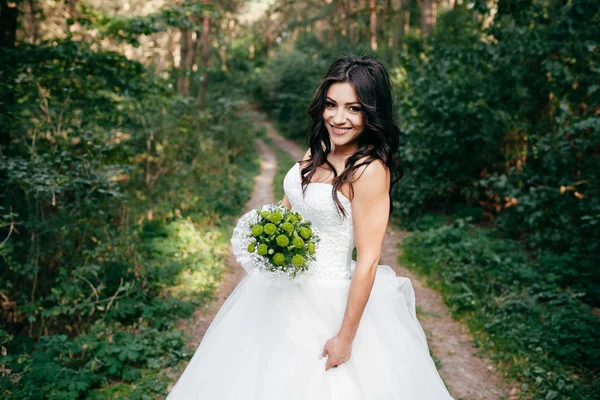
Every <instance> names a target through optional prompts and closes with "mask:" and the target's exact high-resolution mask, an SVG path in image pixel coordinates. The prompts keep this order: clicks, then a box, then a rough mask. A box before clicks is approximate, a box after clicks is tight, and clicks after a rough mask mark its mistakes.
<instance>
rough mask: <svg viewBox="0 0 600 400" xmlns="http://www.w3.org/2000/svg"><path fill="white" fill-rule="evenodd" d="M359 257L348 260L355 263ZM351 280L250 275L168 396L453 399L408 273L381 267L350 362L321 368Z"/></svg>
mask: <svg viewBox="0 0 600 400" xmlns="http://www.w3.org/2000/svg"><path fill="white" fill-rule="evenodd" d="M354 266H355V262H354V261H352V268H354ZM349 288H350V280H326V279H316V278H307V279H303V280H301V281H299V282H298V283H293V284H289V285H283V286H281V285H275V284H273V282H272V281H270V280H269V279H268V278H265V277H264V276H261V275H260V274H250V275H247V276H246V277H244V279H242V281H241V282H240V283H239V284H238V286H237V287H236V288H235V289H234V291H233V292H232V294H231V295H230V296H229V298H228V299H227V301H226V302H225V303H224V304H223V306H222V307H221V309H220V310H219V312H218V313H217V315H216V316H215V319H214V320H213V322H212V324H211V325H210V327H209V329H208V331H207V332H206V334H205V336H204V339H203V341H202V343H201V344H200V346H199V347H198V349H197V350H196V353H195V354H194V356H193V358H192V359H191V361H190V363H189V364H188V366H187V368H186V369H185V371H184V372H183V374H182V375H181V376H180V378H179V380H178V381H177V383H176V384H175V386H174V387H173V389H172V390H171V392H170V394H169V396H168V397H167V399H168V400H192V399H193V400H300V399H302V400H388V399H389V400H391V399H398V400H400V399H401V400H417V399H419V400H421V399H422V400H442V399H444V400H445V399H452V397H451V396H450V394H449V393H448V391H447V389H446V387H445V386H444V383H443V382H442V380H441V378H440V376H439V374H438V372H437V370H436V367H435V364H434V362H433V360H432V358H431V357H430V354H429V349H428V346H427V340H426V337H425V334H424V332H423V329H422V327H421V325H420V324H419V321H418V320H417V316H416V310H415V295H414V291H413V288H412V285H411V282H410V280H409V279H408V278H402V277H397V276H396V274H395V273H394V271H393V270H392V269H391V268H390V267H389V266H387V265H379V266H378V268H377V274H376V278H375V283H374V285H373V289H372V291H371V295H370V297H369V301H368V303H367V305H366V307H365V310H364V313H363V316H362V318H361V321H360V325H359V328H358V331H357V334H356V337H355V339H354V342H353V344H352V356H351V358H350V360H349V361H348V362H346V363H344V364H342V365H340V366H339V367H337V368H331V369H329V370H328V371H325V363H326V362H327V359H326V357H323V358H320V355H321V353H322V351H323V348H324V346H325V343H326V342H327V340H328V339H330V338H331V337H333V336H335V335H336V333H337V332H338V330H339V328H340V326H341V323H342V320H343V317H344V311H345V308H346V302H347V299H348V290H349Z"/></svg>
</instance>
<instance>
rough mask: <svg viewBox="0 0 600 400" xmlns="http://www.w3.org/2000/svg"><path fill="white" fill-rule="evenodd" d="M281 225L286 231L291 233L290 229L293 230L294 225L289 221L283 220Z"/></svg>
mask: <svg viewBox="0 0 600 400" xmlns="http://www.w3.org/2000/svg"><path fill="white" fill-rule="evenodd" d="M281 227H282V228H283V230H284V231H286V232H287V233H292V231H293V230H294V225H292V224H290V223H289V222H284V223H283V224H282V225H281Z"/></svg>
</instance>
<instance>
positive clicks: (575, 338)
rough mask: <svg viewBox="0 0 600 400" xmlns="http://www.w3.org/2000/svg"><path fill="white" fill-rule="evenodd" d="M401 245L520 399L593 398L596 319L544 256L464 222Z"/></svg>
mask: <svg viewBox="0 0 600 400" xmlns="http://www.w3.org/2000/svg"><path fill="white" fill-rule="evenodd" d="M402 247H403V254H404V255H403V257H404V258H405V261H406V262H407V265H410V266H412V267H413V268H416V269H417V270H418V271H419V272H420V273H423V274H425V275H428V276H430V277H431V278H432V281H433V282H434V284H435V285H436V286H437V287H438V288H439V289H440V290H441V292H442V294H443V297H444V301H445V302H446V303H447V304H448V305H449V307H450V309H451V311H452V313H453V314H455V315H456V316H459V317H462V318H464V319H466V320H467V322H468V323H469V324H470V326H471V329H472V331H473V332H474V333H475V336H476V345H477V347H481V349H482V350H483V351H484V352H485V353H486V354H487V355H488V356H491V357H492V358H493V359H495V360H496V361H498V362H499V363H500V366H501V368H502V369H503V370H505V371H506V372H507V373H509V374H511V376H513V377H514V378H516V379H517V380H518V381H519V382H521V383H523V386H522V388H521V389H522V392H524V393H523V395H524V396H525V397H526V398H561V399H597V398H599V397H598V393H599V392H598V390H597V389H598V386H597V373H598V370H599V367H600V364H599V360H600V319H598V317H597V316H595V315H594V314H593V313H592V310H591V309H590V307H589V306H587V305H585V304H584V303H582V302H581V301H580V298H581V296H582V294H583V293H581V292H577V291H572V290H563V289H560V288H559V287H558V286H557V285H556V284H555V282H553V280H552V278H551V277H550V276H548V275H547V274H546V273H545V272H544V270H543V268H540V267H541V263H543V262H544V261H545V260H533V261H532V260H530V259H529V258H528V256H527V254H526V253H525V252H524V251H523V250H522V248H521V245H520V244H519V243H518V242H514V241H511V240H508V239H503V240H499V239H498V238H496V237H494V234H493V233H492V232H491V231H486V230H481V229H472V226H470V225H469V224H468V223H467V222H466V221H465V220H457V221H456V222H455V223H454V224H453V225H443V226H441V227H439V228H434V229H430V230H427V231H423V232H417V233H414V234H412V235H410V236H408V237H407V238H406V239H405V240H404V242H403V245H402ZM557 396H558V397H557Z"/></svg>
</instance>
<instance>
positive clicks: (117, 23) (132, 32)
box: [77, 0, 214, 46]
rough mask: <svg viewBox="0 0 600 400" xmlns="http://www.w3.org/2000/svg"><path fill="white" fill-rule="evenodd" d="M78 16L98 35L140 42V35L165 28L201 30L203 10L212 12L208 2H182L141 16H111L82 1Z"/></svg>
mask: <svg viewBox="0 0 600 400" xmlns="http://www.w3.org/2000/svg"><path fill="white" fill-rule="evenodd" d="M78 7H79V8H80V11H81V13H80V15H79V16H78V18H77V22H78V23H79V24H80V25H81V26H82V27H85V28H87V29H93V30H95V31H96V33H98V34H99V36H100V37H106V38H111V39H113V40H117V41H121V42H125V43H129V44H131V45H134V46H138V45H139V40H138V39H137V38H138V37H139V36H140V35H151V34H153V33H157V32H164V31H166V30H167V28H168V27H174V28H185V29H193V30H196V31H199V30H201V29H202V15H203V13H204V12H212V11H214V7H213V6H212V5H210V4H203V3H197V2H194V1H189V0H188V1H184V2H183V3H182V4H180V5H178V6H176V7H164V8H163V9H162V10H160V11H158V12H155V13H151V14H147V15H144V16H134V17H130V16H126V17H124V16H118V15H112V14H108V13H105V12H102V11H100V10H96V9H94V8H91V7H88V6H86V5H85V4H82V3H79V4H78Z"/></svg>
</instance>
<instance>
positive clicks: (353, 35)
mask: <svg viewBox="0 0 600 400" xmlns="http://www.w3.org/2000/svg"><path fill="white" fill-rule="evenodd" d="M356 6H357V4H356V0H349V8H350V18H349V21H350V27H349V28H348V31H349V32H348V35H349V36H350V42H351V43H352V44H356V42H358V27H357V23H356V11H357V7H356Z"/></svg>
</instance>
